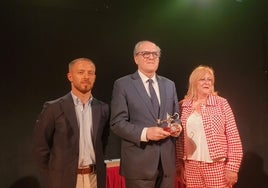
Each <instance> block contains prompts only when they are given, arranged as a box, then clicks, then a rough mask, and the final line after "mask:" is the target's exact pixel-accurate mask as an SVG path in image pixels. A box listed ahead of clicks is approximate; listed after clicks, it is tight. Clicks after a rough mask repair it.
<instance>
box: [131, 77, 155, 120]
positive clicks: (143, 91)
mask: <svg viewBox="0 0 268 188" xmlns="http://www.w3.org/2000/svg"><path fill="white" fill-rule="evenodd" d="M132 78H133V83H134V86H135V88H136V90H137V93H138V94H139V95H140V98H141V99H142V100H143V102H144V104H145V106H146V107H147V108H148V110H149V111H150V113H151V114H152V116H153V118H154V119H155V120H156V119H158V117H157V116H156V114H155V113H154V108H153V105H152V102H151V100H150V97H149V95H148V94H147V91H146V89H145V87H144V84H143V83H142V80H141V78H140V76H139V73H138V72H135V73H134V74H133V75H132Z"/></svg>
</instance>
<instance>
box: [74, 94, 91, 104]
mask: <svg viewBox="0 0 268 188" xmlns="http://www.w3.org/2000/svg"><path fill="white" fill-rule="evenodd" d="M71 95H72V97H73V101H74V104H75V105H79V103H80V104H82V102H81V100H80V99H79V98H78V97H77V96H76V95H75V94H74V93H73V92H72V91H71ZM92 100H93V96H92V95H91V97H90V99H89V100H88V102H87V104H88V105H90V104H91V102H92Z"/></svg>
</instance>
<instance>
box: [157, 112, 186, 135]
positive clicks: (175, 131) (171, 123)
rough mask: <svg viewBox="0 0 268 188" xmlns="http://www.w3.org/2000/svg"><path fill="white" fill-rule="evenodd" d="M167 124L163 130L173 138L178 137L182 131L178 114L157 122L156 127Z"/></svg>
mask: <svg viewBox="0 0 268 188" xmlns="http://www.w3.org/2000/svg"><path fill="white" fill-rule="evenodd" d="M164 123H165V124H167V125H166V126H164V127H163V129H164V130H165V131H167V132H169V133H170V134H171V136H173V137H178V136H179V135H180V133H181V131H182V126H181V124H180V120H179V114H178V113H175V114H174V115H173V116H169V117H168V118H167V119H165V120H160V119H158V120H157V124H158V125H162V124H164Z"/></svg>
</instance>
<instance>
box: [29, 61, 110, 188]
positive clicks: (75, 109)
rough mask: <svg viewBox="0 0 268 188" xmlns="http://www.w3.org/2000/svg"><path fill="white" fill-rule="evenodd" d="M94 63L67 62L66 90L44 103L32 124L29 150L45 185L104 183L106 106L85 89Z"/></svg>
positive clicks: (92, 187) (77, 187) (78, 187)
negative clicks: (68, 84) (67, 82)
mask: <svg viewBox="0 0 268 188" xmlns="http://www.w3.org/2000/svg"><path fill="white" fill-rule="evenodd" d="M95 70H96V68H95V64H94V63H93V62H92V60H90V59H87V58H79V59H75V60H73V61H72V62H71V63H70V64H69V73H68V75H67V76H68V79H69V81H70V83H71V92H70V93H68V94H67V95H65V96H63V97H60V98H58V99H56V100H53V101H48V102H46V103H45V104H44V107H43V110H42V112H41V113H40V115H39V117H38V119H37V121H36V126H35V130H34V155H35V159H36V161H37V164H38V166H39V167H40V169H41V170H42V171H43V172H44V174H45V177H46V179H47V181H46V183H47V185H46V187H49V188H97V187H98V188H105V187H106V186H105V180H106V165H105V163H104V147H105V145H106V144H107V139H108V135H109V107H108V105H107V104H106V103H103V102H101V101H99V100H97V99H96V98H94V97H93V96H92V94H91V90H92V88H93V85H94V82H95V79H96V75H95Z"/></svg>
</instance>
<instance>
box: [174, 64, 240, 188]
mask: <svg viewBox="0 0 268 188" xmlns="http://www.w3.org/2000/svg"><path fill="white" fill-rule="evenodd" d="M214 83H215V76H214V71H213V69H212V68H210V67H208V66H198V67H197V68H195V69H194V70H193V72H192V73H191V75H190V77H189V88H188V91H187V94H186V96H185V98H184V99H183V100H182V101H181V102H180V109H181V111H180V118H181V122H182V126H183V134H182V136H181V137H180V139H179V140H178V141H177V145H176V149H177V172H178V175H179V179H180V181H183V182H185V184H186V187H187V188H227V187H232V186H233V185H234V184H235V183H236V182H237V178H238V171H239V168H240V164H241V160H242V155H243V153H242V144H241V139H240V136H239V132H238V130H237V126H236V122H235V118H234V114H233V112H232V109H231V107H230V105H229V103H228V101H227V100H226V99H225V98H223V97H220V96H219V95H218V94H217V92H215V90H214ZM182 164H183V165H182Z"/></svg>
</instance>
